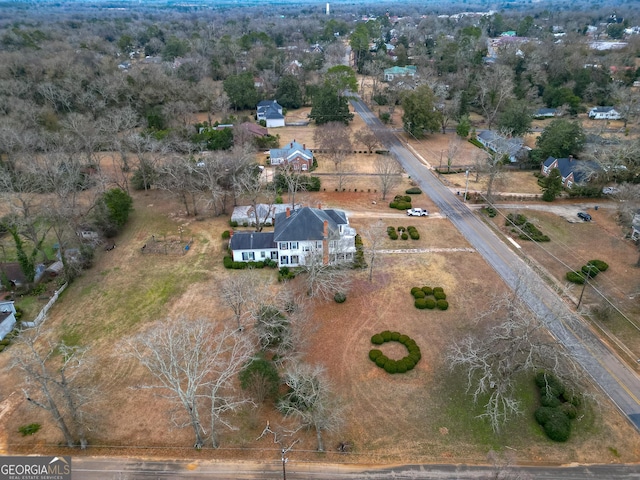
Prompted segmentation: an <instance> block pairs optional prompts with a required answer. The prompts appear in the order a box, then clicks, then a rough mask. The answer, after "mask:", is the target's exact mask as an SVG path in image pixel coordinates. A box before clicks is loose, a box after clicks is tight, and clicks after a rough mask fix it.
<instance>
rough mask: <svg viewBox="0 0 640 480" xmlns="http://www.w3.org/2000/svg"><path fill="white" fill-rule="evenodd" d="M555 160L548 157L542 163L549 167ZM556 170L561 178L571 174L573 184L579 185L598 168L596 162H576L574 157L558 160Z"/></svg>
mask: <svg viewBox="0 0 640 480" xmlns="http://www.w3.org/2000/svg"><path fill="white" fill-rule="evenodd" d="M555 160H556V158H555V157H549V158H547V159H546V160H545V161H544V166H545V167H549V166H551V164H553V162H554V161H555ZM557 160H558V167H557V168H558V170H560V175H562V178H566V177H568V176H569V175H570V174H571V173H573V180H574V181H575V183H580V182H582V181H584V180H588V178H589V177H590V176H591V174H592V173H593V172H594V171H596V170H599V169H600V166H599V165H598V164H597V163H596V162H591V161H588V160H576V159H575V158H574V157H569V158H558V159H557Z"/></svg>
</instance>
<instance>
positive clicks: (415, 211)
mask: <svg viewBox="0 0 640 480" xmlns="http://www.w3.org/2000/svg"><path fill="white" fill-rule="evenodd" d="M407 215H409V216H410V217H428V216H429V212H428V211H426V210H423V209H421V208H410V209H409V210H407Z"/></svg>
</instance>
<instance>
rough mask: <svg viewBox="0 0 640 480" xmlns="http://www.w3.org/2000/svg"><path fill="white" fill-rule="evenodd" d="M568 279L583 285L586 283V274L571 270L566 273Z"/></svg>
mask: <svg viewBox="0 0 640 480" xmlns="http://www.w3.org/2000/svg"><path fill="white" fill-rule="evenodd" d="M566 277H567V280H569V281H570V282H571V283H577V284H578V285H582V284H583V283H584V275H582V273H581V272H574V271H570V272H567V274H566Z"/></svg>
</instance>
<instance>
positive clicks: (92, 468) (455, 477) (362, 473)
mask: <svg viewBox="0 0 640 480" xmlns="http://www.w3.org/2000/svg"><path fill="white" fill-rule="evenodd" d="M500 473H501V474H502V475H500V476H499V474H500ZM508 473H512V474H513V475H511V476H509V475H508ZM516 473H517V474H519V475H520V476H519V477H517V478H519V479H522V480H524V479H525V478H526V479H531V480H533V479H535V480H583V479H606V480H631V479H635V480H640V465H575V466H563V467H542V466H536V467H517V468H514V469H502V470H498V469H496V468H495V467H490V466H471V465H395V466H390V467H380V468H374V467H372V466H367V465H348V464H347V465H342V464H322V463H296V462H289V463H287V465H286V478H287V480H296V479H299V480H301V479H317V480H333V479H336V480H339V479H351V480H360V479H362V480H384V479H415V480H422V479H425V480H428V479H434V480H436V479H440V480H445V479H447V480H465V479H470V480H476V479H477V480H490V479H508V478H513V479H515V478H516V475H515V474H516ZM72 478H73V480H165V479H180V480H202V479H227V480H245V479H265V480H268V479H281V478H283V472H282V463H281V462H275V461H274V462H270V463H258V462H233V463H232V462H216V461H202V462H201V461H193V462H188V461H146V460H136V459H122V458H91V457H77V458H73V460H72Z"/></svg>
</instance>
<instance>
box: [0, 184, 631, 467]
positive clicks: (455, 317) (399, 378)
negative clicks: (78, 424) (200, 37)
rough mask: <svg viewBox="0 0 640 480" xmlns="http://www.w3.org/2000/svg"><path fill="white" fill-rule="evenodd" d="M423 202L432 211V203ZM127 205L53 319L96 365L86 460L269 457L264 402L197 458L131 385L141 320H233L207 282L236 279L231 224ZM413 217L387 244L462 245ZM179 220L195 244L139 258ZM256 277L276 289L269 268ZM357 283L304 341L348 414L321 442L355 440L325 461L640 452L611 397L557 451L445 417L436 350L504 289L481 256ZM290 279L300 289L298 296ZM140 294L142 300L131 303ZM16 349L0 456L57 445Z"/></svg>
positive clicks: (465, 255)
mask: <svg viewBox="0 0 640 480" xmlns="http://www.w3.org/2000/svg"><path fill="white" fill-rule="evenodd" d="M306 195H307V200H309V203H311V204H315V203H317V202H321V203H323V204H324V205H327V206H334V207H343V208H347V209H348V210H351V211H354V213H358V214H359V215H358V216H357V217H354V221H353V224H354V226H356V227H357V228H359V229H362V228H364V227H366V226H367V225H368V224H370V223H371V222H374V221H375V220H376V219H377V215H378V213H380V214H384V213H388V212H389V209H388V208H387V207H382V206H379V205H372V204H371V203H370V195H368V194H366V193H354V192H345V193H340V194H336V193H327V192H319V193H317V194H306ZM419 201H420V202H421V203H424V204H425V205H426V206H428V207H430V205H428V201H427V200H426V197H424V196H422V198H421V199H420V200H419ZM378 207H379V208H378ZM135 208H136V211H135V214H134V215H133V217H132V219H131V224H130V228H129V229H128V231H127V232H126V233H125V234H123V235H122V236H121V238H119V239H117V243H118V247H117V249H116V250H114V251H112V252H99V254H98V258H97V261H96V265H95V267H94V268H93V269H92V270H90V271H88V272H87V273H86V274H85V275H84V276H83V277H82V278H80V279H79V280H78V281H77V282H75V283H74V284H73V285H72V286H71V287H70V288H69V289H68V291H67V292H66V293H65V294H64V295H63V296H62V298H61V300H60V302H59V303H58V304H57V305H56V307H55V308H54V309H53V311H52V313H51V316H50V318H49V319H48V320H47V322H48V325H50V326H52V327H55V328H57V329H59V331H60V333H61V334H65V333H67V334H69V332H72V333H73V334H74V335H75V336H76V337H75V338H79V341H80V343H81V344H83V345H90V346H91V348H92V354H94V355H96V356H98V358H99V359H100V360H99V362H98V365H99V366H98V368H97V369H96V371H95V377H94V380H95V381H97V382H98V383H99V385H100V391H101V400H100V401H99V402H98V403H97V404H96V406H97V407H98V408H97V418H96V423H95V428H94V429H93V430H92V432H91V439H92V443H93V444H94V445H96V448H95V449H94V450H91V451H90V453H92V454H101V453H104V454H122V455H147V454H148V455H165V456H166V455H170V456H173V457H183V456H186V457H199V458H212V457H216V458H219V457H228V458H252V459H255V458H257V457H258V458H259V457H262V456H266V458H272V457H273V455H274V450H273V444H272V442H271V440H270V439H264V440H261V441H260V442H255V438H257V436H258V435H259V434H260V432H261V430H262V428H263V426H264V422H265V421H266V420H267V419H269V420H271V422H272V424H274V423H275V422H276V419H277V417H278V414H276V413H275V412H274V411H273V410H272V408H269V407H263V408H262V409H261V410H259V411H257V412H244V413H242V414H241V415H239V416H238V417H236V418H235V420H234V423H235V425H237V426H240V427H241V430H240V431H238V432H224V433H223V436H222V442H223V447H224V448H223V449H222V450H219V451H216V452H213V451H208V450H205V451H203V452H200V453H197V452H194V451H193V450H191V449H189V448H184V447H187V446H188V445H190V443H191V441H192V440H191V432H190V431H189V429H188V428H186V429H174V428H172V425H171V423H170V422H169V420H168V418H169V412H170V410H171V405H170V404H169V403H168V402H167V401H166V400H163V399H160V398H158V397H156V396H154V395H153V394H152V393H151V392H149V391H146V390H139V389H137V388H136V387H137V386H139V385H142V384H144V383H146V382H147V381H148V374H147V373H146V372H145V371H144V370H143V369H142V368H141V367H140V366H139V365H137V364H136V363H135V362H134V361H132V360H130V359H128V358H126V357H122V356H121V354H120V353H121V351H120V346H121V342H123V341H124V340H126V338H128V337H129V336H131V335H133V334H135V333H136V332H137V331H138V330H139V329H141V328H143V327H144V325H146V324H147V323H148V322H151V321H153V320H156V319H162V318H165V317H169V316H171V317H175V316H180V315H185V316H186V317H190V318H193V317H198V316H207V317H209V318H211V319H212V320H219V321H225V319H226V318H229V316H230V313H229V312H227V311H226V310H225V309H223V308H220V306H219V305H218V303H217V301H216V295H215V290H216V287H215V285H216V283H219V282H222V281H224V278H225V277H226V276H227V275H230V274H238V273H239V272H227V271H225V270H224V269H223V268H222V267H221V261H220V259H221V254H222V241H221V240H220V233H221V232H222V231H223V230H224V229H225V228H227V227H226V220H225V219H223V218H219V219H205V220H204V221H197V222H196V221H193V219H186V218H183V217H181V216H179V215H177V213H178V212H179V207H178V206H177V205H176V204H175V203H173V201H170V200H168V199H166V198H164V196H163V195H162V194H160V193H159V192H155V191H154V192H151V193H150V194H149V195H143V194H138V195H136V198H135ZM363 215H370V217H366V216H363ZM408 221H409V219H407V218H406V217H402V215H400V217H398V218H397V219H396V218H385V224H386V225H393V226H400V225H402V226H407V224H408ZM411 223H413V224H414V225H416V226H417V228H418V229H419V231H420V233H421V238H420V240H419V241H417V242H414V241H405V242H403V241H401V240H397V241H391V240H385V243H384V245H383V248H403V247H406V248H434V247H440V248H452V247H467V246H468V245H467V243H466V241H465V240H464V239H462V237H461V236H460V235H459V234H458V233H457V231H456V230H455V229H454V228H453V227H452V226H451V224H449V222H447V221H446V220H444V219H437V218H429V219H411ZM179 226H183V227H184V228H185V229H186V231H187V234H188V235H189V236H193V237H194V244H193V248H192V250H191V251H190V252H189V253H188V254H187V255H185V256H178V257H165V256H152V255H142V254H141V253H140V250H139V249H140V246H141V245H142V244H143V243H144V242H145V241H146V240H147V239H148V238H149V236H150V235H152V234H156V235H162V234H164V233H167V234H172V233H175V232H177V229H178V227H179ZM240 273H241V272H240ZM261 273H262V274H264V275H265V280H266V281H269V282H273V285H274V288H277V286H278V285H277V283H276V282H274V275H273V272H269V271H263V272H261ZM354 275H355V277H356V279H355V285H354V288H353V290H352V291H351V292H350V294H349V297H348V300H347V302H346V303H344V304H340V305H339V304H335V303H333V302H329V303H324V304H320V303H314V304H313V322H314V324H315V325H316V326H317V327H318V328H317V331H315V332H314V333H313V334H312V335H313V337H312V342H311V344H312V345H314V347H313V348H312V349H311V350H310V351H309V352H308V355H307V357H306V360H307V361H309V362H319V363H322V364H323V365H325V366H326V367H327V369H328V372H329V374H330V378H331V380H332V382H333V384H334V387H335V389H336V391H337V392H339V394H340V397H341V398H342V400H343V402H344V405H345V408H346V409H347V410H346V411H347V415H346V418H347V422H346V423H345V426H344V428H343V429H342V430H341V431H340V432H338V433H336V434H331V435H328V436H327V446H328V448H329V449H333V445H335V444H336V443H337V442H338V441H342V440H348V441H351V442H353V444H354V453H353V454H352V455H351V456H349V457H341V456H338V455H337V454H335V453H328V454H326V455H325V456H324V457H323V459H324V460H327V461H344V460H345V459H346V460H348V461H349V462H354V461H355V462H361V463H362V462H372V463H385V462H449V461H453V462H473V461H478V462H481V461H484V459H485V454H486V451H487V449H488V448H493V447H495V446H496V445H498V446H499V445H510V446H512V447H514V448H517V450H518V460H519V461H552V462H556V461H557V462H568V461H579V462H602V461H604V460H603V459H606V460H607V461H614V462H630V461H635V460H637V458H639V456H638V452H639V451H640V450H639V448H640V446H639V442H638V440H637V435H636V434H635V433H634V431H633V430H632V429H631V427H629V425H628V424H627V423H626V422H625V421H624V420H622V419H621V418H620V416H619V415H618V414H617V413H616V412H615V411H614V410H613V409H612V408H611V406H610V405H608V404H607V403H606V402H605V403H604V404H603V407H602V411H601V412H599V414H598V416H597V417H595V418H593V419H591V420H590V421H589V426H588V429H587V430H586V433H584V434H582V435H579V436H578V435H576V436H574V438H572V440H570V442H568V443H567V444H563V445H555V444H551V443H550V442H548V441H546V440H545V439H544V438H542V437H541V436H540V434H539V433H536V430H535V429H531V427H528V428H529V436H523V435H522V434H521V433H518V432H517V431H516V432H514V431H511V430H507V431H506V432H505V434H504V435H503V436H499V437H496V438H494V437H491V438H488V439H487V438H485V437H483V436H482V435H480V436H478V434H477V433H475V434H473V433H469V431H472V430H473V429H468V428H465V426H464V425H462V424H461V423H460V422H459V420H457V419H456V417H455V415H453V416H452V411H451V406H450V403H451V402H450V401H448V400H447V398H449V397H448V396H449V395H454V396H455V398H464V394H463V390H456V388H457V387H455V388H454V387H451V388H452V390H449V393H443V390H442V388H443V387H442V383H443V382H445V383H446V382H451V380H452V379H451V376H450V375H448V373H447V370H446V368H445V366H444V362H443V352H444V350H445V348H446V346H447V344H448V343H449V342H450V341H451V339H452V338H455V337H458V336H461V335H463V334H464V333H466V332H468V331H469V329H471V328H473V323H472V319H473V318H474V317H475V315H476V313H477V311H478V310H481V309H482V306H483V304H484V303H485V301H486V299H487V298H489V297H490V295H491V294H492V293H495V292H497V291H500V290H502V289H503V288H504V287H503V286H502V283H501V281H500V280H499V279H498V277H497V276H496V274H495V272H494V271H493V270H492V269H491V268H490V267H489V266H487V265H486V264H485V263H484V262H483V261H481V259H480V257H479V256H478V254H477V253H471V252H441V253H423V254H411V255H398V254H389V255H385V256H383V257H381V258H380V261H379V263H378V264H377V266H376V269H375V271H374V280H373V282H372V283H369V282H368V281H367V280H366V277H367V272H366V271H361V272H354ZM162 279H164V280H165V282H164V283H163V282H162ZM168 284H170V287H169V286H168ZM423 284H427V285H432V286H442V287H444V289H445V291H446V292H447V294H448V298H449V300H450V303H451V307H450V309H449V310H448V311H446V312H440V311H426V312H425V311H419V310H417V309H415V308H414V307H413V302H412V299H411V297H410V295H409V293H408V290H409V289H410V287H411V286H414V285H423ZM296 285H297V284H296V283H295V282H294V284H293V288H296ZM158 289H160V291H157V290H158ZM163 289H164V290H163ZM134 298H135V299H138V300H139V299H146V300H147V301H144V302H139V303H138V304H136V305H131V304H130V302H131V301H132V299H134ZM384 329H393V330H398V331H401V332H402V333H405V334H408V335H410V336H411V337H412V338H414V339H415V340H416V341H417V342H418V344H419V345H420V346H421V349H422V353H423V359H422V360H421V362H420V363H419V364H418V366H417V368H416V369H415V370H414V371H412V372H410V373H409V374H406V375H396V376H389V375H387V374H385V373H384V372H383V371H382V370H380V369H379V368H377V367H376V366H375V365H374V364H373V363H372V362H370V361H369V359H368V358H367V352H368V350H369V349H370V348H371V344H370V343H369V338H370V336H371V335H372V334H373V333H376V332H378V331H381V330H384ZM393 347H394V346H393V345H388V346H385V349H387V353H389V354H390V355H395V354H398V355H401V354H402V352H401V351H393ZM10 351H11V350H10V349H9V350H7V352H6V353H5V354H4V355H2V356H1V358H0V363H1V365H0V367H1V368H0V371H2V372H3V373H2V377H1V378H2V382H3V384H4V385H12V386H14V388H10V389H8V390H5V391H6V392H7V395H9V394H11V393H13V395H11V396H10V397H9V398H10V400H7V403H6V404H3V405H4V406H6V407H7V409H6V413H5V414H4V415H3V417H2V419H3V424H2V430H1V434H0V438H2V444H3V451H5V452H27V451H30V452H34V451H37V452H40V453H44V452H49V451H54V450H55V447H54V446H55V444H56V443H57V442H58V441H59V440H60V436H59V434H58V431H57V430H56V429H55V428H54V427H53V425H52V424H51V422H50V420H49V419H48V418H47V416H46V415H44V414H43V412H41V411H38V410H36V409H34V408H32V407H30V406H29V405H27V404H26V402H24V400H22V398H21V396H20V392H19V391H18V390H17V388H18V385H19V383H20V382H19V379H18V378H17V376H16V375H17V374H16V373H15V372H8V371H7V368H6V367H7V363H8V361H9V359H10ZM454 383H455V382H454ZM458 387H459V385H458ZM31 422H38V423H41V424H43V425H44V428H43V429H42V430H41V431H40V432H38V434H36V435H35V436H33V437H28V438H22V437H20V436H19V435H18V434H17V433H16V431H17V428H18V427H19V426H20V425H23V424H25V423H31ZM525 423H527V422H525ZM528 423H530V422H528ZM480 430H482V429H480ZM443 432H444V433H443ZM605 439H606V440H605ZM100 445H104V446H108V448H100V447H99V446H100ZM142 446H145V448H144V449H143V450H141V447H142ZM115 447H120V448H115ZM313 447H314V438H313V435H312V434H309V435H308V436H303V442H302V444H301V445H300V449H299V450H298V449H296V458H300V459H303V458H307V459H310V460H318V459H319V458H318V457H317V456H316V455H315V454H313V453H311V452H305V450H306V449H308V450H312V449H313ZM608 447H612V448H615V449H617V451H618V452H620V456H619V457H615V456H614V455H612V453H611V451H610V450H608ZM255 448H257V449H261V448H262V449H265V450H255Z"/></svg>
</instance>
